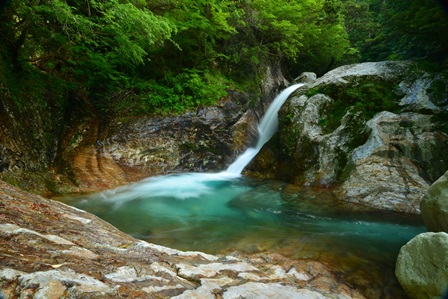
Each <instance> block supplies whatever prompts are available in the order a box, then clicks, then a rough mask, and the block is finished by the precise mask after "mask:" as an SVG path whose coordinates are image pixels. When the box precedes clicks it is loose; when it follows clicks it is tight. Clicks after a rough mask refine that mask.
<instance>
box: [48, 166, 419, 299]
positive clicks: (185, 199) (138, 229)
mask: <svg viewBox="0 0 448 299" xmlns="http://www.w3.org/2000/svg"><path fill="white" fill-rule="evenodd" d="M57 200H59V201H62V202H65V203H67V204H69V205H72V206H75V207H77V208H80V209H83V210H85V211H88V212H90V213H93V214H95V215H97V216H99V217H100V218H102V219H104V220H106V221H107V222H109V223H111V224H112V225H114V226H116V227H117V228H119V229H120V230H122V231H124V232H126V233H128V234H130V235H132V236H133V237H135V238H138V239H142V240H145V241H148V242H151V243H155V244H159V245H164V246H168V247H171V248H176V249H180V250H192V251H203V252H206V253H210V254H229V253H232V252H235V251H236V252H238V253H243V254H254V253H260V252H269V253H271V252H275V253H279V254H282V255H284V256H286V257H288V258H291V259H313V260H318V261H320V262H322V263H324V264H326V265H328V266H329V267H330V268H331V269H332V270H333V271H334V272H336V273H337V274H338V275H339V276H340V277H342V278H343V279H345V280H346V281H347V282H349V283H350V284H352V285H353V286H354V287H356V288H358V289H360V290H361V291H362V292H364V294H366V297H368V298H375V297H376V296H377V295H378V294H380V297H381V298H406V296H405V295H404V292H403V291H402V290H401V287H400V286H399V285H398V282H397V281H396V279H395V276H394V266H395V260H396V257H397V255H398V251H399V249H400V247H401V246H403V245H404V244H405V243H406V242H408V241H409V240H410V239H412V238H413V237H414V236H415V235H417V234H419V233H421V232H424V231H425V227H424V226H423V223H422V221H421V220H420V218H419V217H417V216H410V215H403V214H398V213H385V212H372V211H367V210H364V209H362V208H361V207H354V206H350V205H345V204H343V203H341V202H338V201H336V200H335V198H334V197H333V195H332V193H331V190H328V189H313V188H308V187H300V186H295V185H290V184H286V183H284V182H280V181H273V180H260V179H254V178H246V177H243V176H240V175H235V174H231V173H226V172H222V173H185V174H177V175H167V176H159V177H152V178H148V179H145V180H142V181H140V182H137V183H132V184H129V185H126V186H123V187H120V188H117V189H113V190H108V191H103V192H99V193H93V194H84V195H76V196H65V197H62V198H57ZM369 294H370V295H371V296H369ZM372 296H375V297H372Z"/></svg>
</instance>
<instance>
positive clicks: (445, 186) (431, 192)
mask: <svg viewBox="0 0 448 299" xmlns="http://www.w3.org/2000/svg"><path fill="white" fill-rule="evenodd" d="M420 208H421V211H422V217H423V221H424V222H425V225H426V227H427V228H428V230H430V231H434V232H442V231H443V232H448V171H447V172H445V174H444V175H443V176H441V177H440V178H439V179H438V180H437V181H436V182H435V183H434V184H432V185H431V187H430V188H429V189H428V191H427V192H426V193H425V196H423V199H422V201H421V203H420Z"/></svg>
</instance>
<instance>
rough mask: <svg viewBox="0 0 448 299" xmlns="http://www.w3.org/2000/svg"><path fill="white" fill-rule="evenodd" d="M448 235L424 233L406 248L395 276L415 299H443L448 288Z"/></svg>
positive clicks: (400, 255)
mask: <svg viewBox="0 0 448 299" xmlns="http://www.w3.org/2000/svg"><path fill="white" fill-rule="evenodd" d="M447 252H448V234H446V233H423V234H420V235H418V236H417V237H415V238H414V239H412V240H411V241H409V242H408V243H407V244H406V245H405V246H403V247H402V248H401V250H400V253H399V255H398V259H397V264H396V269H395V275H396V276H397V278H398V281H399V282H400V284H401V286H402V287H403V288H404V290H405V291H406V293H407V294H408V295H409V297H410V298H412V299H440V298H442V296H443V295H444V294H445V292H446V290H447V288H448V254H447Z"/></svg>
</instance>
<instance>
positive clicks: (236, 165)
mask: <svg viewBox="0 0 448 299" xmlns="http://www.w3.org/2000/svg"><path fill="white" fill-rule="evenodd" d="M303 85H304V84H303V83H300V84H294V85H291V86H289V87H288V88H286V89H285V90H283V91H282V92H281V93H280V94H279V95H278V96H277V97H276V98H275V99H274V101H272V104H271V106H269V109H268V110H267V111H266V113H265V114H264V116H263V118H262V119H261V121H260V123H259V124H258V140H257V144H256V145H255V147H249V148H248V149H247V150H246V151H245V152H244V153H243V154H242V155H241V156H239V157H238V158H237V159H236V160H235V162H233V163H232V164H231V165H230V166H229V167H228V168H227V170H226V171H225V172H226V173H231V174H241V172H242V171H243V169H244V168H245V167H246V166H247V164H249V162H250V161H251V160H252V159H253V158H254V157H255V156H256V155H257V153H258V152H259V151H260V150H261V148H262V147H263V145H264V144H265V143H266V142H268V141H269V139H271V137H272V135H274V133H275V132H276V131H277V129H278V115H277V114H278V111H279V110H280V108H281V107H282V106H283V104H284V103H285V101H286V100H287V99H288V97H289V96H290V95H291V94H292V93H293V92H294V91H295V90H296V89H297V88H299V87H301V86H303Z"/></svg>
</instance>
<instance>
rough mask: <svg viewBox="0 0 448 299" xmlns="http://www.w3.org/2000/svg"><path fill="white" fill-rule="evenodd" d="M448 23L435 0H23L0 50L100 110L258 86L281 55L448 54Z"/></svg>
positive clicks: (328, 60) (293, 69)
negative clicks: (90, 101) (74, 91)
mask: <svg viewBox="0 0 448 299" xmlns="http://www.w3.org/2000/svg"><path fill="white" fill-rule="evenodd" d="M447 28H448V27H447V23H446V19H445V18H444V16H443V14H442V13H441V10H440V9H439V8H438V7H437V6H436V5H435V4H434V3H432V2H431V1H424V0H417V1H412V2H408V1H405V0H397V1H380V0H356V1H355V0H301V1H299V0H294V1H290V0H280V1H273V0H241V1H232V0H224V1H218V0H199V1H192V0H188V1H174V0H163V1H162V0H133V1H130V0H108V1H99V0H89V1H84V0H68V1H65V0H41V1H32V2H30V1H25V0H17V1H9V2H7V3H6V4H5V5H4V6H3V7H2V10H1V11H0V33H1V34H0V50H1V51H2V53H3V54H2V55H3V56H4V58H5V61H8V67H11V68H12V72H14V73H15V74H16V76H17V77H23V76H27V78H33V77H34V78H35V82H36V83H35V84H36V86H37V85H39V84H41V83H40V82H45V81H48V80H49V79H51V82H59V83H60V85H61V86H66V87H67V86H69V85H70V88H76V89H78V90H79V91H81V92H83V93H84V94H86V95H87V96H89V98H90V99H92V101H93V103H94V105H95V106H96V107H98V108H100V109H104V110H107V111H111V110H116V109H125V110H129V109H128V107H135V109H136V110H135V111H134V112H135V113H154V112H160V111H174V112H180V111H181V110H183V109H193V108H194V107H197V106H200V105H209V104H210V103H212V102H214V101H215V100H217V99H219V98H220V97H222V96H223V95H225V90H226V88H228V86H229V85H230V86H235V84H238V86H240V87H243V88H244V89H245V90H247V91H249V92H252V93H254V94H256V93H257V92H259V84H260V83H261V80H262V79H263V78H264V76H265V74H266V69H267V67H269V66H271V65H272V64H273V63H277V62H280V64H282V65H283V66H285V65H286V66H287V69H288V72H289V73H290V75H291V77H294V76H296V75H298V74H299V73H300V72H302V71H314V72H316V73H318V74H323V73H325V72H326V71H328V70H330V69H332V68H334V67H336V66H337V65H340V64H342V63H347V62H357V61H359V60H377V59H386V58H388V59H402V58H404V59H407V58H420V57H426V56H431V57H438V56H437V55H439V56H440V55H441V53H445V52H446V50H447V49H448V48H447V39H445V36H446V34H447V33H448V31H447ZM226 78H228V79H226ZM30 80H31V79H30ZM13 81H14V80H7V82H8V83H7V84H6V83H5V84H4V85H8V86H9V87H8V88H9V89H11V90H16V91H15V92H13V94H15V95H17V94H18V93H19V90H21V91H20V92H22V91H23V93H26V92H27V91H26V89H24V87H23V86H22V85H20V84H16V82H15V81H14V82H13ZM234 82H236V83H234ZM59 83H58V84H59ZM45 84H46V83H43V84H42V86H45ZM15 85H16V86H15ZM2 88H6V87H2ZM28 91H29V90H28ZM20 97H21V96H20ZM42 99H43V97H42ZM20 101H21V100H17V103H18V104H17V105H20V104H19V102H20ZM43 101H45V100H43ZM370 106H371V105H370ZM367 108H368V107H367Z"/></svg>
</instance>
